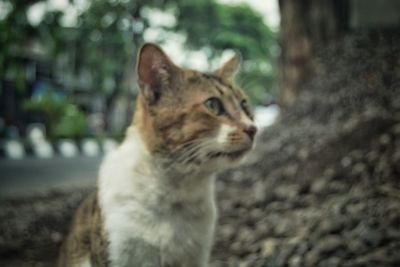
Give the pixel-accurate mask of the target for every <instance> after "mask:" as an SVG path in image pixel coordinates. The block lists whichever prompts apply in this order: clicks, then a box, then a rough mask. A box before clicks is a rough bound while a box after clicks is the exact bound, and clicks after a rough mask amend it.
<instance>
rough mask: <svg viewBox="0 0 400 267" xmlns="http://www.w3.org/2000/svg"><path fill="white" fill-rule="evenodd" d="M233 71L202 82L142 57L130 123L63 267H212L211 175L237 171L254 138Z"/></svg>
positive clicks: (157, 57) (83, 209) (151, 55)
mask: <svg viewBox="0 0 400 267" xmlns="http://www.w3.org/2000/svg"><path fill="white" fill-rule="evenodd" d="M239 63H240V59H239V57H238V56H237V55H236V56H234V57H233V58H232V59H230V60H229V61H228V62H227V63H225V64H224V65H223V66H222V67H221V68H219V69H218V70H216V71H215V72H214V73H212V74H205V73H201V72H197V71H194V70H189V69H182V68H179V67H177V66H176V65H175V64H174V63H173V62H172V61H171V60H170V59H169V58H168V57H167V56H166V54H165V53H164V52H163V51H162V50H161V48H159V47H158V46H157V45H154V44H145V45H144V46H143V47H142V48H141V49H140V51H139V54H138V63H137V77H138V84H139V87H140V93H139V96H138V99H137V105H136V111H135V115H134V119H133V123H132V124H131V126H130V127H129V128H128V130H127V133H126V138H125V140H124V141H123V142H122V144H121V145H120V146H119V147H118V148H117V149H116V150H115V151H114V152H112V153H110V154H109V155H108V156H107V157H106V158H105V160H104V161H103V163H102V164H101V167H100V173H99V179H98V189H97V191H96V192H95V193H93V194H92V195H91V196H89V197H88V198H87V199H86V200H85V201H84V202H83V203H82V204H81V206H80V208H79V209H78V211H77V213H76V215H75V219H74V222H73V225H72V229H71V232H70V234H69V235H68V237H67V239H66V240H65V242H64V244H63V246H62V248H61V252H60V257H59V260H58V266H59V267H78V266H79V267H83V266H85V267H89V266H92V267H100V266H101V267H103V266H110V267H127V266H129V267H136V266H138V267H142V266H143V267H145V266H146V267H167V266H168V267H204V266H208V260H209V255H210V250H211V247H212V243H213V235H214V228H215V222H216V217H217V211H216V206H215V200H214V176H215V172H216V171H219V170H221V169H224V168H226V167H231V166H233V165H235V164H236V163H238V162H240V161H241V159H242V158H243V156H244V155H245V154H246V153H247V152H248V151H249V150H250V149H251V148H252V146H253V139H254V135H255V133H256V130H257V129H256V127H255V126H254V125H253V122H252V120H253V115H252V113H251V111H250V109H249V106H248V104H247V98H246V96H245V95H244V93H243V92H242V91H241V90H240V89H239V88H238V87H237V86H235V85H234V84H233V79H234V76H235V74H236V72H237V70H238V67H239Z"/></svg>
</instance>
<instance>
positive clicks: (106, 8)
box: [0, 0, 279, 193]
mask: <svg viewBox="0 0 400 267" xmlns="http://www.w3.org/2000/svg"><path fill="white" fill-rule="evenodd" d="M260 10H262V12H260ZM278 24H279V12H278V3H277V2H276V1H270V2H269V3H260V2H259V1H248V2H245V1H226V0H225V1H211V0H210V1H184V0H176V1H169V0H167V1H161V0H156V1H118V0H115V1H104V0H102V1H86V0H82V1H79V0H77V1H70V0H49V1H44V0H39V1H37V0H33V1H30V0H29V1H22V0H21V1H0V47H1V49H0V74H1V76H0V78H1V83H0V140H1V144H0V146H1V147H0V150H1V153H2V157H3V158H6V159H7V158H11V159H20V161H3V162H2V163H0V168H1V167H2V168H3V175H2V176H3V177H5V178H3V179H4V180H3V181H0V182H3V187H2V189H1V190H0V192H4V193H6V191H8V192H9V193H15V192H16V191H15V190H16V189H18V188H14V185H16V184H17V182H18V183H19V182H21V184H20V185H19V187H24V188H21V190H22V189H23V190H25V189H26V190H27V191H29V192H30V191H31V190H32V189H33V187H32V186H33V185H34V184H33V183H34V182H33V181H35V180H36V179H34V178H32V177H30V178H29V181H26V180H27V177H26V176H27V174H28V173H32V174H31V176H32V175H35V173H40V174H38V176H40V178H39V177H38V179H40V180H42V181H43V182H44V181H45V180H46V178H45V177H44V176H48V179H47V180H46V182H45V183H46V184H48V185H49V186H50V185H51V186H54V185H56V184H54V183H57V185H58V184H60V185H61V183H62V184H63V185H67V184H68V185H71V184H72V183H73V182H78V181H79V179H80V178H78V177H80V176H82V175H78V174H77V173H76V172H73V171H72V170H76V171H81V170H82V169H85V170H88V166H87V165H90V166H92V165H93V170H95V169H96V168H97V165H98V160H97V161H95V160H94V159H93V157H97V158H101V155H102V154H104V153H106V152H107V151H109V150H110V149H112V147H114V146H115V145H116V144H117V143H118V141H119V140H120V139H121V138H122V137H123V135H124V131H125V129H126V126H127V125H129V124H130V122H131V118H132V113H133V110H134V106H135V98H136V95H137V93H138V88H137V85H136V77H135V64H136V54H137V51H138V49H139V48H140V46H141V45H142V44H143V43H144V42H155V43H158V44H160V45H161V46H162V47H163V48H164V49H165V51H166V52H167V54H168V55H169V56H170V57H171V58H172V59H173V60H174V61H175V62H176V63H177V64H178V65H180V66H184V67H189V68H194V69H197V70H201V71H212V70H213V69H216V68H217V67H218V66H219V64H222V62H223V60H226V59H227V58H228V57H229V56H231V55H232V54H233V53H234V51H239V52H240V53H241V54H242V56H243V70H242V72H241V74H240V77H239V79H238V82H239V84H240V85H242V86H243V88H245V90H246V91H247V93H248V94H249V96H250V98H251V100H252V103H254V105H255V106H259V108H258V109H257V111H258V112H259V113H260V114H261V113H263V114H266V115H265V116H258V118H259V124H263V125H264V124H265V125H267V124H271V123H272V121H273V119H274V118H275V117H276V115H277V112H278V109H277V107H276V106H274V107H272V108H270V109H265V108H263V106H265V105H268V104H272V103H273V102H274V99H275V97H276V96H277V94H278V89H277V77H276V68H275V67H274V66H275V64H276V56H277V53H278V46H277V43H276V38H277V31H278ZM82 156H83V157H82ZM87 156H89V157H92V158H87ZM59 157H64V158H70V160H69V161H63V160H60V159H59ZM32 158H47V159H48V160H39V161H38V160H36V159H34V160H32ZM74 159H75V160H74ZM72 161H75V162H74V164H73V163H70V164H72V165H73V166H75V168H72V170H71V168H68V167H67V165H65V164H69V163H68V162H72ZM64 165H65V167H64ZM81 165H83V167H78V166H81ZM19 166H22V168H19ZM27 166H29V167H27ZM51 166H53V169H52V167H51ZM60 168H61V169H65V170H67V169H68V171H69V173H68V174H63V175H57V176H58V178H57V179H55V178H54V176H56V174H55V173H54V172H53V171H52V170H54V171H58V170H60ZM16 169H19V170H16ZM22 169H24V171H22ZM38 170H40V171H38ZM26 172H28V173H26ZM43 172H45V173H43ZM84 174H85V175H83V176H84V177H86V176H88V177H92V178H91V182H92V181H93V178H95V175H93V174H95V172H93V174H92V175H87V173H84ZM14 176H15V177H14ZM74 177H75V178H74ZM30 183H32V184H30ZM37 187H38V189H41V188H42V182H41V183H40V185H39V184H38V186H37Z"/></svg>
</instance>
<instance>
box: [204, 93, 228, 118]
mask: <svg viewBox="0 0 400 267" xmlns="http://www.w3.org/2000/svg"><path fill="white" fill-rule="evenodd" d="M204 105H205V106H206V107H207V109H208V110H209V111H210V112H211V113H213V114H214V115H217V116H220V115H222V114H224V113H225V109H224V106H223V105H222V102H221V100H219V99H218V98H216V97H210V98H209V99H207V100H206V101H205V102H204Z"/></svg>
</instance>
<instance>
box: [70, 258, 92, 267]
mask: <svg viewBox="0 0 400 267" xmlns="http://www.w3.org/2000/svg"><path fill="white" fill-rule="evenodd" d="M74 267H92V265H91V264H90V258H89V256H86V257H85V258H83V259H82V261H81V262H79V263H78V264H76V265H74Z"/></svg>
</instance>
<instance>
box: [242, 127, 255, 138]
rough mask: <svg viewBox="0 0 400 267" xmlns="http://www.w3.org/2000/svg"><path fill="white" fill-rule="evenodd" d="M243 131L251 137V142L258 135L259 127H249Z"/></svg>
mask: <svg viewBox="0 0 400 267" xmlns="http://www.w3.org/2000/svg"><path fill="white" fill-rule="evenodd" d="M243 131H244V132H245V133H246V134H247V135H248V136H249V137H250V139H251V140H253V139H254V136H255V135H256V133H257V127H256V126H254V125H250V126H247V127H246V128H245V129H244V130H243Z"/></svg>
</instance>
